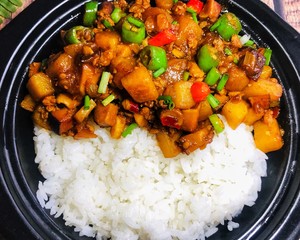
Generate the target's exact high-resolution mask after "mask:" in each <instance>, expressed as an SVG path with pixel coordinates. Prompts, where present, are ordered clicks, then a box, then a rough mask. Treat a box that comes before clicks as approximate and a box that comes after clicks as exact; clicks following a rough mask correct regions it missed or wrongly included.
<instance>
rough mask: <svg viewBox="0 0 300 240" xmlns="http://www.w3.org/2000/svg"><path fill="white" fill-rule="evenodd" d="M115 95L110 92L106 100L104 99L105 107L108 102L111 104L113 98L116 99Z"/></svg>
mask: <svg viewBox="0 0 300 240" xmlns="http://www.w3.org/2000/svg"><path fill="white" fill-rule="evenodd" d="M115 98H116V97H115V95H113V94H110V95H109V96H108V97H107V98H105V99H104V100H102V102H101V103H102V105H103V106H104V107H105V106H107V105H108V104H110V103H111V102H112V101H113V100H115Z"/></svg>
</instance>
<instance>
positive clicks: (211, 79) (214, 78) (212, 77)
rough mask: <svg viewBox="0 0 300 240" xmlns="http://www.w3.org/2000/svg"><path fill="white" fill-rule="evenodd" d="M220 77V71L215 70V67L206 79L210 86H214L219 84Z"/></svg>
mask: <svg viewBox="0 0 300 240" xmlns="http://www.w3.org/2000/svg"><path fill="white" fill-rule="evenodd" d="M220 77H221V74H220V72H219V71H218V69H217V68H215V67H213V68H212V69H210V70H209V72H208V73H207V75H206V78H205V82H206V83H207V84H208V85H210V86H212V85H215V84H216V83H217V82H218V80H219V79H220Z"/></svg>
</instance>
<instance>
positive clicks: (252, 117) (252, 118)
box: [244, 108, 264, 126]
mask: <svg viewBox="0 0 300 240" xmlns="http://www.w3.org/2000/svg"><path fill="white" fill-rule="evenodd" d="M263 116H264V111H260V112H255V111H254V109H253V108H249V109H248V112H247V114H246V117H245V119H244V123H245V124H247V125H248V126H252V125H253V124H254V123H255V122H256V121H258V120H259V119H261V118H262V117H263Z"/></svg>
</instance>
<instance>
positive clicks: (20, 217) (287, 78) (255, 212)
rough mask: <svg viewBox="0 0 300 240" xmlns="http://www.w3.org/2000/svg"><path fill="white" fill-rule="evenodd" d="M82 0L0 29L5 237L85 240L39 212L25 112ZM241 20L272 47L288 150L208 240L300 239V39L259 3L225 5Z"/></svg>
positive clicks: (25, 15) (50, 6) (51, 4)
mask: <svg viewBox="0 0 300 240" xmlns="http://www.w3.org/2000/svg"><path fill="white" fill-rule="evenodd" d="M85 2H86V1H82V0H72V1H69V0H64V1H61V0H52V1H49V0H38V1H36V2H34V3H33V4H32V5H30V6H29V8H28V9H26V10H25V11H24V12H22V13H21V14H20V15H19V16H18V17H17V18H16V19H14V20H13V21H12V22H11V23H10V24H9V25H8V26H7V27H5V28H4V29H3V30H2V31H0V48H1V53H0V56H1V62H0V73H1V74H2V75H1V80H0V87H1V88H0V98H1V101H0V119H1V133H2V137H1V152H0V158H1V162H0V166H1V171H0V180H1V185H0V187H1V189H0V215H1V219H0V227H1V228H0V229H1V234H2V235H3V236H4V237H6V238H7V239H88V238H84V237H82V238H80V237H79V236H78V234H77V233H75V232H74V231H73V228H70V227H66V226H65V225H64V221H63V220H62V219H61V218H58V219H54V218H53V217H52V216H50V214H49V212H48V211H47V210H44V209H42V208H41V207H40V205H39V203H38V201H37V199H36V197H35V192H36V190H37V186H38V181H41V180H43V178H42V176H41V175H40V173H39V171H38V168H37V165H36V164H35V163H34V157H35V154H34V146H33V140H32V137H33V125H32V121H31V117H30V113H28V112H26V111H24V110H23V109H22V108H20V102H21V100H22V99H23V97H24V96H25V94H26V87H25V85H26V81H27V73H28V65H29V63H30V62H32V61H34V60H35V61H41V60H42V59H43V58H45V57H47V56H48V55H49V54H51V53H54V52H57V51H58V50H59V49H60V48H61V47H62V42H61V40H60V33H59V32H60V29H68V28H70V27H71V26H73V25H75V24H79V23H80V22H81V18H82V10H83V4H84V3H85ZM224 4H225V5H226V6H227V7H228V9H229V10H230V11H232V12H234V13H236V15H237V16H238V17H239V18H240V19H241V20H242V23H243V28H244V31H245V33H248V34H251V36H252V38H253V39H254V40H255V41H256V42H257V43H258V44H259V45H263V46H269V47H270V48H271V49H272V50H273V58H272V63H271V64H272V67H273V68H274V69H275V77H277V78H278V79H279V80H280V82H281V84H282V85H283V87H284V95H283V99H282V102H281V115H280V119H279V121H280V124H281V126H282V127H283V129H284V131H285V135H284V141H285V145H284V147H283V149H281V150H280V151H277V152H274V153H271V154H269V155H268V156H269V160H268V177H266V178H264V179H263V182H262V190H261V192H260V193H259V197H258V199H257V201H256V204H255V205H254V206H253V207H251V208H250V207H245V208H244V210H243V212H242V213H241V214H240V215H239V216H238V217H237V218H235V219H234V220H235V221H237V222H239V223H240V228H238V229H236V230H234V231H232V232H229V231H228V230H227V229H226V228H225V227H222V226H221V227H220V230H219V231H218V232H217V233H216V234H215V235H213V236H212V237H211V238H210V239H224V240H226V239H271V238H272V239H299V237H300V224H299V222H300V199H299V198H300V194H299V186H300V165H299V161H300V158H299V153H300V150H299V149H298V146H299V120H300V117H299V114H300V98H299V94H300V78H299V69H300V58H299V56H300V49H299V47H300V35H299V34H298V33H297V32H296V31H295V30H294V29H292V28H291V27H290V26H288V25H287V24H286V23H285V22H284V21H283V20H282V19H281V18H280V17H279V16H277V15H276V14H275V13H274V12H273V11H272V10H270V9H269V8H268V7H266V5H264V4H263V3H261V2H260V1H257V0H247V1H238V2H236V1H224Z"/></svg>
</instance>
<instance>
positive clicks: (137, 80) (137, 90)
mask: <svg viewBox="0 0 300 240" xmlns="http://www.w3.org/2000/svg"><path fill="white" fill-rule="evenodd" d="M121 82H122V85H123V87H124V88H125V89H126V90H127V92H128V93H129V94H130V95H131V97H132V98H133V99H134V100H135V101H136V102H138V103H139V102H146V101H151V100H156V99H157V98H158V92H157V89H156V87H155V85H154V83H153V81H152V77H151V75H150V74H149V72H148V70H147V68H146V67H144V66H139V67H137V68H135V69H134V70H133V71H132V72H131V73H129V74H127V75H125V76H124V77H123V78H122V79H121Z"/></svg>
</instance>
